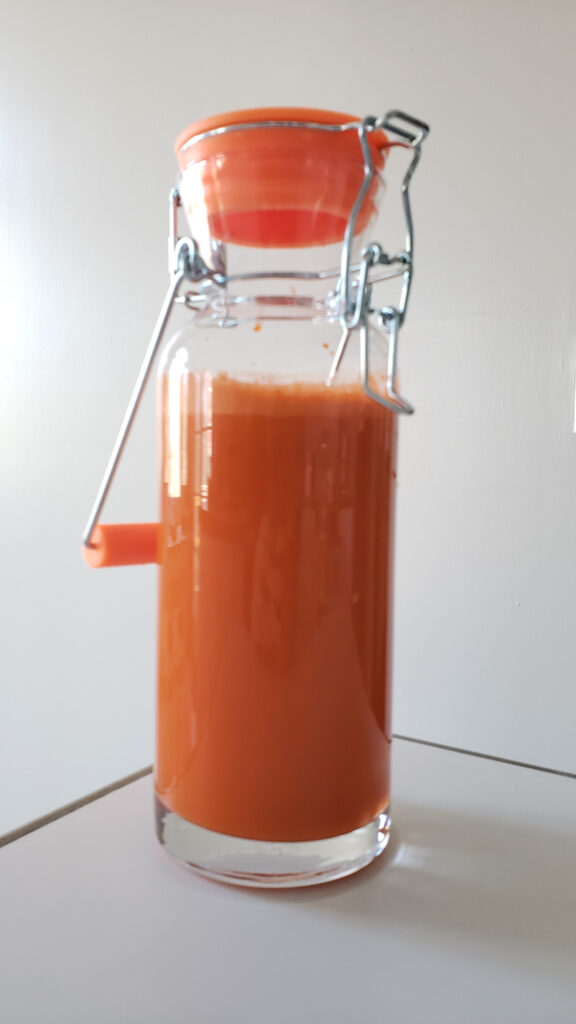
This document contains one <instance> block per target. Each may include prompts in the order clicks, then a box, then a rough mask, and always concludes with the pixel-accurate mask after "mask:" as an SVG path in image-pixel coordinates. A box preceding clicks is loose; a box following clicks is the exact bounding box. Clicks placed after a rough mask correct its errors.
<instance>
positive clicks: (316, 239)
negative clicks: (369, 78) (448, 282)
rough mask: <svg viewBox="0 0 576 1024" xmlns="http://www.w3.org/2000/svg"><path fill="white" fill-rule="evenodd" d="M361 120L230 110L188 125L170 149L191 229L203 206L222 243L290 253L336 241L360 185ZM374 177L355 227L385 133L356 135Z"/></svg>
mask: <svg viewBox="0 0 576 1024" xmlns="http://www.w3.org/2000/svg"><path fill="white" fill-rule="evenodd" d="M360 124H361V120H360V118H358V117H353V116H350V115H348V114H343V113H338V112H336V111H328V110H316V109H310V108H302V107H264V108H259V109H256V110H238V111H234V112H232V113H228V114H222V115H219V116H214V117H209V118H206V119H205V120H202V121H196V122H195V123H194V124H191V125H190V126H189V127H188V128H186V130H185V131H183V132H181V133H180V135H179V136H178V138H177V140H176V145H175V149H176V155H177V157H178V162H179V165H180V169H181V172H182V188H181V194H182V200H183V204H184V207H185V209H186V212H187V214H188V217H189V218H190V220H191V222H192V224H193V223H194V216H195V215H197V212H198V207H199V206H203V207H204V211H205V215H206V216H207V218H208V222H209V228H210V233H211V234H212V236H213V237H216V238H219V239H221V240H222V241H224V242H230V243H235V244H238V245H250V246H263V247H270V248H296V247H304V246H306V247H307V246H314V245H328V244H331V243H334V242H341V241H342V240H343V238H344V232H345V229H346V225H347V223H348V218H349V215H350V211H351V209H352V207H353V205H354V202H355V200H356V198H357V196H358V193H359V190H360V187H361V185H362V182H363V180H364V157H363V154H362V147H361V144H360V138H359V133H358V127H359V126H360ZM366 138H367V141H368V145H369V147H370V154H371V157H372V162H373V167H374V171H375V172H376V175H375V178H374V181H373V182H372V184H371V186H370V188H369V189H368V192H367V194H366V197H365V199H364V202H363V205H362V208H361V210H360V213H359V215H358V219H357V222H356V234H359V233H360V232H362V230H363V229H364V228H365V227H366V226H367V224H368V222H369V221H370V220H371V218H372V216H373V215H374V213H375V212H376V192H377V187H378V174H379V173H380V172H381V171H382V169H383V167H384V162H385V155H386V153H387V150H388V148H389V145H390V143H389V140H388V137H387V136H386V134H385V133H384V132H383V131H382V130H380V129H377V130H370V131H368V132H367V134H366Z"/></svg>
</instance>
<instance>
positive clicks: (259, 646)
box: [156, 371, 397, 841]
mask: <svg viewBox="0 0 576 1024" xmlns="http://www.w3.org/2000/svg"><path fill="white" fill-rule="evenodd" d="M162 391H163V394H162V412H161V416H162V432H163V484H162V499H161V505H162V525H163V530H162V550H161V555H160V563H161V568H160V618H159V624H160V625H159V673H158V678H159V683H158V686H159V693H158V733H157V759H156V764H157V767H156V788H157V792H158V795H159V797H160V799H161V801H162V803H163V804H164V805H165V806H166V808H168V809H169V810H170V811H173V812H175V813H176V814H178V815H180V816H181V817H182V818H184V819H186V820H188V821H191V822H194V823H195V824H196V825H200V826H203V827H204V828H207V829H211V830H214V831H216V832H221V833H225V834H227V835H232V836H241V837H246V838H251V839H260V840H271V841H302V840H314V839H322V838H328V837H331V836H337V835H341V834H343V833H346V832H349V831H351V830H353V829H355V828H358V827H360V826H362V825H365V824H367V823H368V822H369V821H371V820H372V819H373V818H374V817H375V815H377V814H378V813H379V812H380V811H385V810H386V809H387V807H388V803H389V771H390V744H391V735H390V685H391V678H390V676H391V608H392V595H391V586H392V541H393V536H392V534H393V514H394V490H395V477H396V472H395V466H396V438H397V426H396V421H397V417H395V416H394V415H393V414H392V413H390V412H388V411H387V410H386V409H384V408H382V407H381V406H379V405H378V404H377V403H375V402H373V401H371V400H370V399H369V398H367V397H366V396H365V395H364V394H363V392H362V391H361V389H360V388H359V387H358V388H353V387H348V386H344V385H338V386H336V387H326V386H322V385H310V386H308V385H304V384H280V383H279V384H273V383H272V384H271V383H269V382H268V381H265V380H264V381H262V382H261V383H254V382H252V383H250V382H243V381H240V380H234V379H232V378H230V377H227V376H225V375H221V376H216V377H212V376H211V375H210V374H208V373H198V374H192V373H188V372H187V371H186V372H185V373H183V374H182V375H181V377H180V379H179V381H178V390H177V399H175V397H174V389H173V387H172V383H171V382H170V381H169V379H168V375H167V376H166V377H165V378H164V379H163V387H162Z"/></svg>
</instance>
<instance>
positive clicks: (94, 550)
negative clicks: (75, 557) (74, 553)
mask: <svg viewBox="0 0 576 1024" xmlns="http://www.w3.org/2000/svg"><path fill="white" fill-rule="evenodd" d="M159 536H160V524H159V523H109V524H107V525H106V526H97V527H96V529H95V530H94V533H93V534H92V540H91V541H90V546H89V547H86V545H84V546H83V548H82V554H83V555H84V561H85V562H86V563H87V564H88V565H89V566H90V567H91V568H92V569H103V568H105V567H106V566H109V565H147V564H149V563H151V562H152V563H154V562H158V554H159V547H160V545H159Z"/></svg>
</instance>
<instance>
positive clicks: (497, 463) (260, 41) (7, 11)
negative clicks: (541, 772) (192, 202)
mask: <svg viewBox="0 0 576 1024" xmlns="http://www.w3.org/2000/svg"><path fill="white" fill-rule="evenodd" d="M248 11H249V8H248V5H243V4H241V3H238V2H232V0H224V2H220V3H218V4H212V5H209V4H206V3H200V2H197V0H196V2H191V3H188V4H180V3H174V2H173V0H167V2H164V3H162V4H160V3H154V2H150V0H148V2H139V3H136V2H135V0H132V2H118V0H116V2H110V0H99V2H98V3H97V4H88V3H86V2H78V0H75V2H72V0H59V2H58V0H53V2H51V3H50V4H47V3H45V2H44V0H22V2H20V3H18V4H17V5H12V4H10V5H8V4H4V5H3V7H2V11H1V12H0V50H1V52H0V92H1V95H2V107H1V122H0V124H1V129H0V131H1V134H0V289H1V296H0V303H1V305H0V309H1V313H2V328H3V329H2V343H1V349H0V370H1V372H0V424H1V438H2V445H1V475H0V518H1V523H0V526H1V533H0V536H1V537H2V541H1V542H0V543H1V546H2V553H1V561H2V573H1V622H2V639H1V645H0V686H1V717H0V777H1V779H2V783H3V785H2V787H1V795H0V831H3V830H7V829H10V828H14V827H16V826H17V825H19V824H21V823H23V822H25V821H28V820H30V819H32V818H34V817H35V816H38V815H40V814H42V813H45V812H47V811H48V810H50V809H53V808H54V807H56V806H59V805H61V804H63V803H65V802H67V801H69V800H72V799H74V798H75V797H78V796H80V795H82V794H84V793H86V792H87V791H89V790H91V789H94V788H96V787H98V786H101V785H104V784H106V783H108V782H110V781H112V780H114V779H116V778H118V777H120V776H122V775H125V774H126V773H128V772H130V771H133V770H135V769H137V768H139V767H141V766H143V765H145V764H146V763H148V762H150V761H151V759H152V748H153V743H152V736H153V676H154V632H155V610H154V609H155V573H154V570H153V569H152V568H145V567H144V568H137V569H132V570H130V569H127V570H108V571H106V572H102V573H94V572H92V573H91V572H90V571H89V570H88V569H86V568H85V567H84V565H83V563H82V561H81V558H80V551H79V542H80V541H79V539H80V534H81V530H82V527H83V524H84V520H85V517H86V515H87V512H88V510H89V507H90V504H91V501H92V498H93V494H94V490H95V487H96V485H97V483H98V480H99V476H100V473H101V471H102V469H103V466H104V463H105V460H106V458H107V455H108V452H109V449H110V446H111V443H112V441H113V438H114V435H115V432H116V429H117V426H118V422H119V420H120V418H121V415H122V412H123V408H124V405H125V402H126V399H127V396H128V394H129V392H130V389H131V386H132V382H133V379H134V376H135V373H136V369H137V366H138V363H139V360H140V357H141V354H142V352H143V348H144V346H145V343H146V341H147V337H148V334H149V331H150V328H151V325H152V323H153V320H154V317H155V315H156V311H157V308H158V306H159V303H160V300H161V297H162V294H163V289H164V287H165V284H166V275H165V258H166V257H165V253H166V246H165V235H166V196H167V192H168V189H169V187H170V186H171V185H172V184H173V183H174V182H175V179H176V168H175V161H174V158H173V155H172V142H173V139H174V137H175V135H176V134H177V132H178V131H179V130H180V129H181V128H183V127H184V126H185V125H186V124H187V123H188V122H189V121H191V120H193V119H195V118H198V117H201V116H204V115H207V114H211V113H217V112H220V111H223V110H227V109H230V108H235V107H243V106H251V105H263V104H275V103H279V104H290V103H295V104H306V105H318V106H325V107H332V108H335V109H345V110H346V109H347V110H350V111H352V112H356V113H359V114H364V113H380V112H382V111H384V110H385V109H387V108H389V107H392V106H400V107H402V108H404V109H406V110H408V111H410V112H412V113H414V114H416V115H417V116H421V117H423V118H425V119H429V121H430V122H431V124H432V127H433V132H432V135H431V138H430V140H429V142H428V143H427V144H426V152H425V155H424V159H423V161H422V167H421V169H420V170H419V172H418V176H417V179H416V181H415V189H414V203H415V214H416V225H417V236H418V237H417V241H418V249H417V274H416V283H415V290H414V298H413V304H412V308H411V313H410V318H409V322H408V325H407V328H406V331H405V336H404V339H403V356H402V373H403V388H404V391H405V392H406V393H407V394H408V396H409V397H410V398H411V399H412V400H413V401H414V403H415V404H416V406H417V415H416V417H415V418H414V419H413V420H412V421H410V422H403V424H402V427H403V431H402V443H401V463H400V481H401V487H400V504H399V534H398V558H397V615H396V623H397V646H396V690H395V694H396V698H395V699H396V704H395V728H396V730H397V731H399V732H402V733H405V734H409V735H414V736H419V737H424V738H427V739H431V740H436V741H440V742H445V743H450V744H455V745H457V746H461V747H469V748H472V749H475V750H481V751H485V752H488V753H494V754H497V755H502V756H505V757H511V758H517V759H520V760H525V761H530V762H538V763H541V764H544V765H548V766H552V767H557V768H560V769H565V770H571V771H575V770H576V748H575V744H574V741H573V740H574V721H575V712H576V687H575V686H574V685H573V680H574V667H573V648H572V637H573V634H574V625H573V623H574V611H575V604H576V601H575V598H574V580H575V578H576V437H575V436H574V434H573V429H572V428H573V420H574V386H575V379H574V378H575V374H574V370H575V328H576V301H575V292H574V285H573V283H572V282H573V280H574V276H575V255H576V254H575V241H574V239H575V237H576V233H575V227H576V225H575V219H576V215H575V204H574V202H573V180H574V165H575V159H576V143H575V138H574V129H573V101H574V95H575V86H576V71H575V67H576V65H575V62H574V56H573V54H574V52H575V51H574V45H575V42H576V38H575V36H576V31H575V23H576V9H575V7H574V4H573V3H571V2H567V3H560V2H550V0H548V2H544V0H543V2H537V3H534V2H530V0H525V2H523V0H515V2H508V3H504V2H500V3H493V2H490V0H483V2H481V3H480V2H462V0H460V2H452V0H436V2H418V3H416V2H412V3H406V4H399V3H389V2H385V0H370V2H364V3H362V2H356V3H350V2H344V0H332V2H327V0H320V2H316V4H312V3H310V2H306V3H303V2H301V0H292V2H291V3H290V4H286V5H283V6H282V7H279V6H278V5H275V4H273V3H270V2H269V0H256V2H255V3H254V4H253V6H252V11H253V13H248ZM383 240H384V241H385V239H383ZM153 435H154V424H153V414H152V409H151V405H150V403H148V409H147V413H145V415H144V416H143V417H142V418H141V420H140V423H139V426H138V429H137V431H136V435H135V437H134V442H133V444H132V445H131V449H130V453H129V456H128V458H127V460H126V462H125V464H124V468H123V470H122V474H121V478H120V480H119V485H118V487H117V489H116V491H115V494H114V498H113V500H112V501H111V503H110V507H109V510H108V517H109V518H111V519H113V518H118V519H122V518H125V519H130V518H136V517H138V518H144V517H146V516H153V515H154V507H155V481H154V471H155V470H154V465H155V444H154V439H153Z"/></svg>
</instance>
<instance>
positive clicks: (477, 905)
mask: <svg viewBox="0 0 576 1024" xmlns="http://www.w3.org/2000/svg"><path fill="white" fill-rule="evenodd" d="M393 789H394V808H393V815H394V825H395V836H394V840H393V843H392V844H391V848H390V850H389V851H388V852H387V853H386V854H384V856H383V857H382V858H381V859H380V861H379V862H377V863H376V864H375V865H372V866H371V867H369V868H367V869H365V870H364V871H363V872H361V873H360V874H359V875H357V876H355V877H354V878H351V879H346V880H343V881H341V882H335V883H331V884H329V885H324V886H320V887H317V888H313V889H303V890H291V891H285V892H278V891H276V892H261V891H255V890H247V889H237V888H231V887H230V888H229V887H227V886H224V885H220V884H216V883H213V882H210V881H207V880H205V879H203V878H199V877H197V876H195V875H194V874H193V873H192V872H188V871H187V870H186V869H184V868H181V867H179V866H178V865H177V864H175V863H174V862H173V861H172V860H170V859H169V858H168V856H167V855H166V854H165V853H164V852H163V851H162V849H161V848H160V847H159V846H158V845H157V842H156V839H155V837H154V834H153V828H152V806H151V804H152V792H151V791H152V782H151V779H150V778H145V779H142V780H140V781H138V782H135V783H133V784H131V785H129V786H127V787H125V788H124V789H121V790H118V791H117V792H115V793H112V794H110V795H109V796H106V797H104V798H102V799H101V800H98V801H97V802H95V803H92V804H90V805H88V806H86V807H83V808H81V809H80V810H77V811H75V812H74V813H73V814H71V815H69V816H67V817H65V818H61V819H60V820H59V821H56V822H54V823H52V824H50V825H47V826H45V827H44V828H42V829H40V830H39V831H37V832H33V833H31V834H29V835H27V836H24V837H23V838H21V839H19V840H17V841H16V842H14V843H12V844H11V845H9V846H6V847H4V848H3V849H2V850H0V901H1V902H0V907H1V915H2V927H1V939H0V1019H1V1020H2V1022H3V1024H96V1022H97V1024H148V1022H150V1024H180V1022H182V1024H184V1022H186V1024H192V1022H199V1024H212V1022H215V1024H224V1022H236V1021H238V1022H245V1021H246V1022H251V1024H260V1022H266V1024H284V1022H306V1024H307V1022H314V1024H323V1022H327V1024H328V1022H330V1024H339V1022H342V1024H344V1022H346V1024H353V1022H357V1021H371V1022H380V1021H382V1022H390V1024H404V1022H409V1024H421V1022H422V1024H432V1022H433V1024H435V1022H442V1024H452V1022H454V1024H475V1022H482V1024H486V1022H487V1021H493V1022H498V1024H516V1022H518V1024H532V1022H534V1024H536V1022H537V1024H575V1022H576V780H574V779H572V778H563V777H560V776H557V775H552V774H546V773H543V772H540V771H534V770H531V769H527V768H520V767H516V766H512V765H508V764H502V763H498V762H495V761H491V760H485V759H482V758H478V757H474V756H469V755H464V754H459V753H454V752H452V751H446V750H440V749H436V748H433V747H429V746H421V745H418V744H415V743H410V742H406V741H400V740H396V741H395V751H394V778H393Z"/></svg>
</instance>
